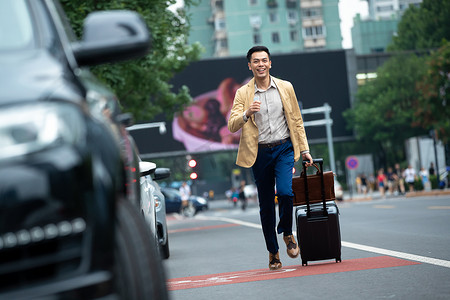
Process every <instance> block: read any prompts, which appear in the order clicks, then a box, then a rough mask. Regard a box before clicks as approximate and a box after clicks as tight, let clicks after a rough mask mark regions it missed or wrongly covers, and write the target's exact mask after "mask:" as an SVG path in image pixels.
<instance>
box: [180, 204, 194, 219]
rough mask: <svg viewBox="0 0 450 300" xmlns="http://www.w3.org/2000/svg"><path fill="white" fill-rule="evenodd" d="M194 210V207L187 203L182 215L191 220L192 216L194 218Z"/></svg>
mask: <svg viewBox="0 0 450 300" xmlns="http://www.w3.org/2000/svg"><path fill="white" fill-rule="evenodd" d="M195 213H196V210H195V207H194V205H193V204H192V203H189V205H188V206H186V207H185V208H183V215H184V216H185V217H189V218H192V217H193V216H195Z"/></svg>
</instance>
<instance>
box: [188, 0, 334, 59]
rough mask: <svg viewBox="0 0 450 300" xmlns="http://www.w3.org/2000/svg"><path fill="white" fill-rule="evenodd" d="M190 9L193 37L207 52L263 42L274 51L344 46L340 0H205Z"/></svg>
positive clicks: (221, 53)
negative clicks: (339, 7)
mask: <svg viewBox="0 0 450 300" xmlns="http://www.w3.org/2000/svg"><path fill="white" fill-rule="evenodd" d="M188 14H189V15H190V16H191V26H192V27H191V32H190V37H189V42H190V43H193V42H200V43H201V44H202V45H203V46H204V47H205V50H206V52H205V53H204V54H203V56H202V58H211V57H227V56H242V55H243V54H245V53H246V52H247V50H248V49H249V48H251V47H252V46H254V45H261V44H263V45H266V46H267V47H268V48H269V49H270V50H271V52H272V53H274V54H277V53H293V52H302V51H317V50H330V49H341V48H342V36H341V30H340V19H339V9H338V0H201V1H199V5H197V6H193V7H191V8H190V9H189V11H188Z"/></svg>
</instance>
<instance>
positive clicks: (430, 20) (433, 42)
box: [388, 0, 450, 51]
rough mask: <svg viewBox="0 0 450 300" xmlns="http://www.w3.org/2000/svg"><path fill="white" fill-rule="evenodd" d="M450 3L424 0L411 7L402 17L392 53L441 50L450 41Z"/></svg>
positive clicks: (391, 49)
mask: <svg viewBox="0 0 450 300" xmlns="http://www.w3.org/2000/svg"><path fill="white" fill-rule="evenodd" d="M449 16H450V1H442V0H439V1H436V0H424V1H423V2H422V4H421V5H420V8H417V7H415V6H410V7H409V8H408V9H407V10H406V11H405V13H404V14H403V16H402V19H401V20H400V23H399V24H398V28H397V36H394V37H393V41H392V44H391V45H390V47H389V48H388V49H389V50H390V51H401V50H424V49H432V48H434V49H435V48H439V47H440V46H441V45H442V43H443V41H444V40H450V18H449Z"/></svg>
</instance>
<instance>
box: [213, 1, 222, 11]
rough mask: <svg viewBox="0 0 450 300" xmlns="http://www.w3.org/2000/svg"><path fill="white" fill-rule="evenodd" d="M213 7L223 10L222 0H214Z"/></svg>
mask: <svg viewBox="0 0 450 300" xmlns="http://www.w3.org/2000/svg"><path fill="white" fill-rule="evenodd" d="M215 7H216V9H219V10H223V0H216V2H215Z"/></svg>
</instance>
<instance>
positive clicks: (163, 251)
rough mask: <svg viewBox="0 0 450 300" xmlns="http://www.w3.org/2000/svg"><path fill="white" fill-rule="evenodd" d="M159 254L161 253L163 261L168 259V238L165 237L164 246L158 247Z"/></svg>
mask: <svg viewBox="0 0 450 300" xmlns="http://www.w3.org/2000/svg"><path fill="white" fill-rule="evenodd" d="M160 252H161V257H162V258H163V259H168V258H169V256H170V249H169V237H167V239H166V244H165V245H161V246H160Z"/></svg>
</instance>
